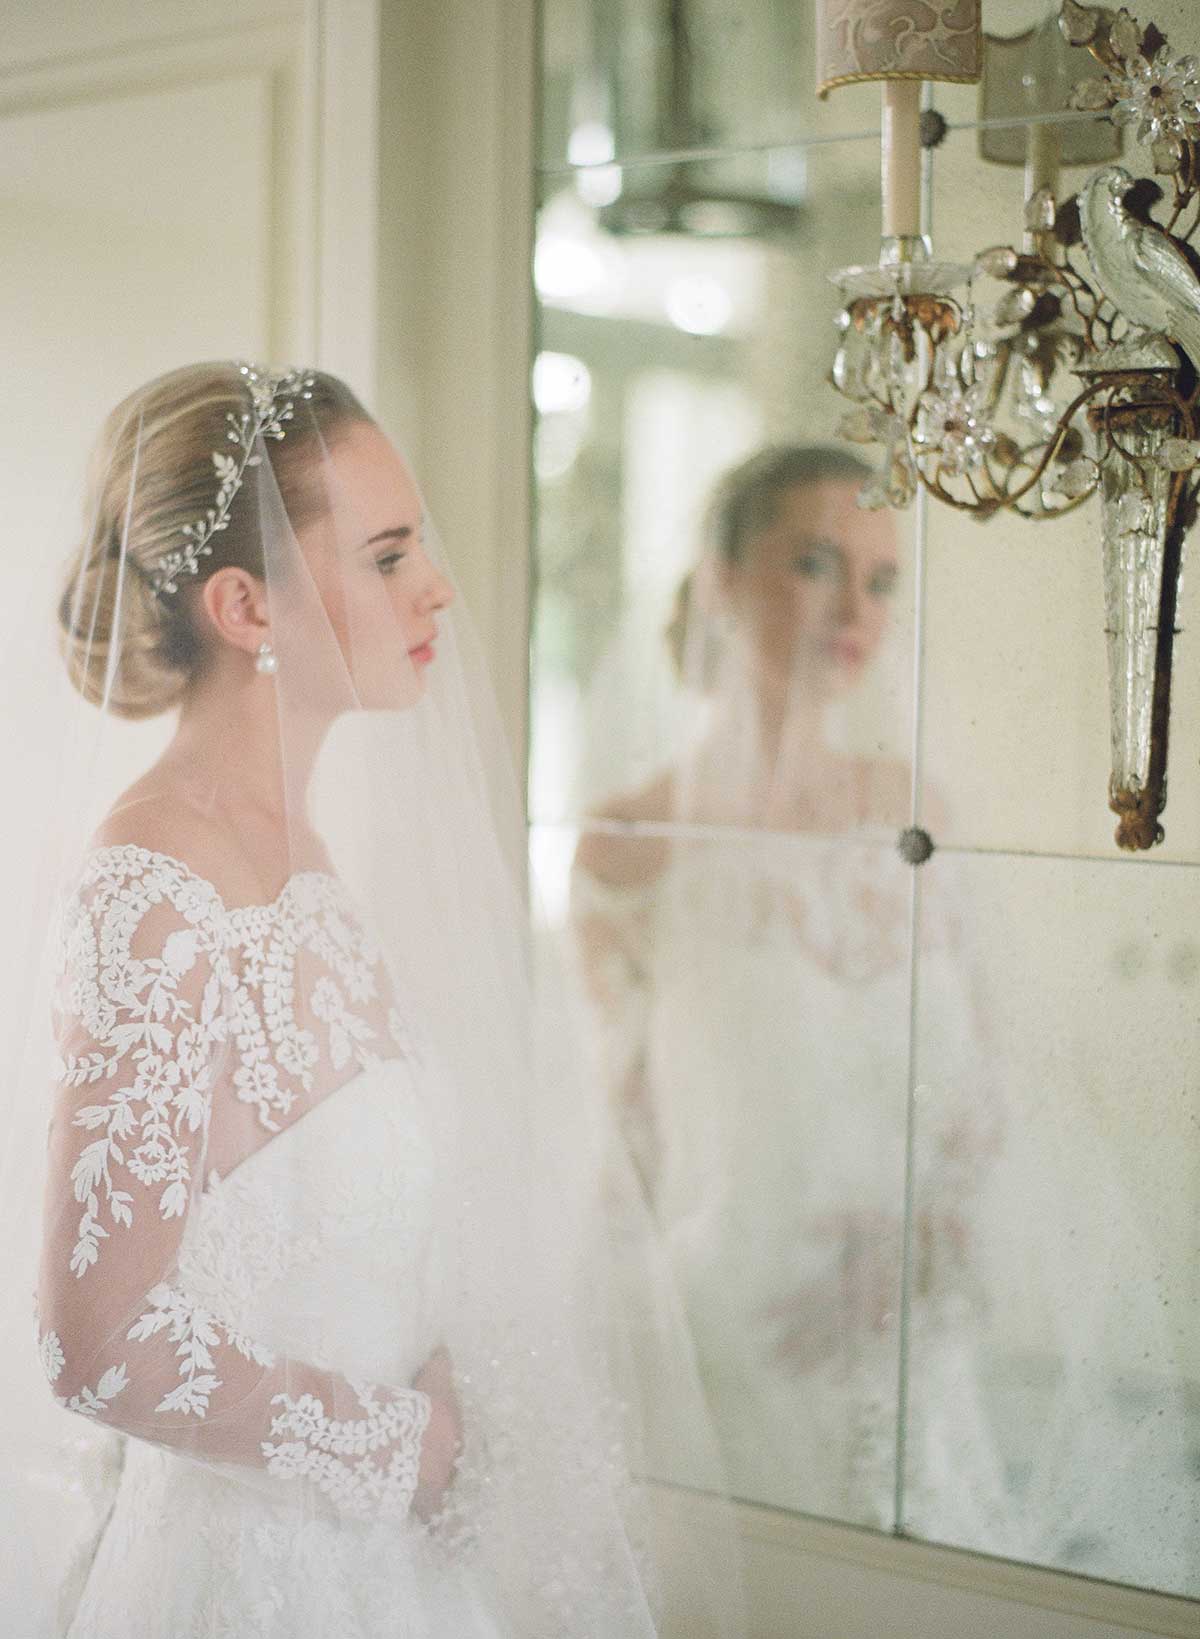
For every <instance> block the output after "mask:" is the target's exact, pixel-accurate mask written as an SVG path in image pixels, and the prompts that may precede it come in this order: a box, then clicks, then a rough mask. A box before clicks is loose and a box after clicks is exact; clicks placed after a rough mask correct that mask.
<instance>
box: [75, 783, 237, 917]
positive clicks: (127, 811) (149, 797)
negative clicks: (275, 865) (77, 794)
mask: <svg viewBox="0 0 1200 1639" xmlns="http://www.w3.org/2000/svg"><path fill="white" fill-rule="evenodd" d="M91 842H92V846H93V847H95V848H115V847H123V846H133V847H136V848H141V849H144V850H146V851H147V852H148V853H155V854H165V855H166V856H167V858H169V859H173V860H177V861H178V862H179V863H180V864H181V865H184V866H186V867H187V869H188V870H189V871H191V872H192V874H193V875H194V876H198V877H202V878H203V879H204V880H205V881H206V882H210V883H211V884H212V885H213V886H214V887H215V888H216V890H217V892H218V894H219V895H220V896H221V898H222V899H223V900H224V901H225V902H226V903H229V904H239V903H246V902H251V903H253V902H255V901H256V900H258V899H259V898H260V896H263V883H262V882H261V881H260V880H259V876H258V873H256V872H255V871H254V869H253V866H252V862H251V861H250V860H249V859H248V858H247V857H246V855H245V853H244V851H243V850H242V849H241V848H240V847H239V846H238V845H237V842H236V839H235V838H233V837H232V836H231V835H230V831H229V827H228V825H227V824H225V823H223V822H222V821H220V820H218V819H211V818H208V817H207V816H205V815H204V814H202V813H201V812H200V811H199V810H198V809H197V808H196V807H195V806H194V805H193V804H191V803H189V802H188V801H187V800H186V799H185V798H184V797H183V796H182V795H181V794H179V793H176V792H173V791H171V790H169V789H166V788H162V789H153V788H139V786H136V785H135V786H132V787H130V789H129V790H128V791H126V792H124V793H123V794H122V795H121V796H120V797H119V798H118V799H117V801H116V802H115V803H114V804H113V806H112V808H111V809H110V810H109V812H108V814H107V815H106V816H105V817H104V819H103V820H102V821H101V823H100V824H99V825H98V826H97V827H96V829H95V830H94V831H93V833H92V838H91Z"/></svg>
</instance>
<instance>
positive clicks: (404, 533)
mask: <svg viewBox="0 0 1200 1639" xmlns="http://www.w3.org/2000/svg"><path fill="white" fill-rule="evenodd" d="M411 534H412V525H411V524H395V525H393V527H392V528H391V529H381V530H380V531H379V533H378V535H372V536H371V538H370V540H369V541H364V543H363V544H364V546H374V545H375V543H376V541H406V540H407V539H408V537H409V536H410V535H411Z"/></svg>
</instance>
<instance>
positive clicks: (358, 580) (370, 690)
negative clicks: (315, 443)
mask: <svg viewBox="0 0 1200 1639" xmlns="http://www.w3.org/2000/svg"><path fill="white" fill-rule="evenodd" d="M329 461H330V464H331V466H332V468H333V472H332V474H331V478H332V483H331V488H332V489H333V490H334V491H335V495H334V499H333V507H332V513H331V516H330V518H329V519H328V520H327V522H326V525H325V527H324V528H322V529H321V530H320V531H319V532H318V537H317V541H316V543H315V545H316V549H315V550H310V551H306V557H307V558H308V562H309V566H310V569H311V572H312V576H313V580H314V582H315V584H316V588H317V591H318V593H319V595H320V599H321V603H322V605H323V607H324V611H325V616H326V617H327V619H328V622H329V625H330V627H331V628H332V630H333V633H334V635H335V636H336V638H337V641H338V645H339V647H340V649H341V653H342V657H343V659H344V661H345V663H346V666H347V668H348V670H349V672H350V675H351V679H352V683H353V687H354V690H355V692H356V694H357V696H358V702H359V704H360V705H362V706H364V707H367V708H376V709H378V708H383V709H386V708H388V707H395V706H407V705H411V704H413V703H414V702H415V701H416V700H417V699H418V698H419V697H420V696H421V695H422V694H423V693H424V692H425V688H426V674H427V672H428V670H429V668H430V667H432V666H435V665H436V664H437V647H436V645H437V637H438V614H439V611H440V610H442V609H444V608H445V607H446V605H447V604H449V603H450V601H451V600H452V598H453V596H454V589H453V587H452V585H451V583H450V582H449V580H448V579H447V578H446V576H445V575H444V574H443V573H442V572H441V570H440V569H439V568H438V567H437V565H436V564H435V563H434V562H433V561H432V559H431V558H430V557H429V556H428V554H427V552H426V550H425V538H424V537H425V527H424V515H423V511H422V506H421V498H420V494H419V493H418V490H417V486H416V484H415V482H414V480H413V477H412V474H411V473H410V472H409V470H408V467H407V466H406V465H405V462H404V460H403V458H402V457H401V455H400V454H399V452H398V451H397V450H396V448H395V446H394V445H393V444H392V443H391V441H390V440H389V439H388V438H387V436H386V435H385V434H384V433H383V432H381V431H380V429H379V428H378V427H375V426H371V425H365V424H356V425H354V426H352V427H351V428H349V429H348V430H347V431H344V432H343V433H342V434H341V435H340V436H339V437H338V438H336V439H335V441H334V442H333V444H332V445H331V446H330V448H329Z"/></svg>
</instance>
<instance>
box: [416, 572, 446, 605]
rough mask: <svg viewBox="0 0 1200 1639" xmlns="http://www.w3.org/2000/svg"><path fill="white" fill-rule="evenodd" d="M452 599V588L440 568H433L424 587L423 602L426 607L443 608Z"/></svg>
mask: <svg viewBox="0 0 1200 1639" xmlns="http://www.w3.org/2000/svg"><path fill="white" fill-rule="evenodd" d="M453 601H454V588H453V586H452V585H451V584H450V582H449V580H448V579H447V578H446V576H445V575H443V574H442V572H441V570H440V569H436V568H435V569H434V570H433V572H432V574H431V575H430V577H429V584H428V586H426V588H425V597H424V599H423V602H424V604H425V607H426V608H427V609H444V608H445V607H446V605H447V604H448V603H452V602H453Z"/></svg>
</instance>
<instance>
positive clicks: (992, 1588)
mask: <svg viewBox="0 0 1200 1639" xmlns="http://www.w3.org/2000/svg"><path fill="white" fill-rule="evenodd" d="M653 1489H654V1493H655V1496H656V1501H657V1506H658V1507H659V1508H661V1509H663V1510H664V1511H665V1512H666V1514H667V1515H668V1516H673V1517H674V1518H676V1519H677V1520H678V1521H679V1522H680V1523H681V1524H682V1525H683V1526H685V1527H686V1529H687V1530H688V1531H689V1532H691V1533H695V1534H696V1535H698V1536H699V1537H701V1538H703V1535H704V1533H705V1532H706V1531H719V1530H727V1529H728V1527H729V1517H730V1512H732V1515H733V1517H734V1518H735V1519H736V1522H737V1527H738V1529H739V1532H740V1535H741V1538H742V1540H743V1543H744V1544H745V1546H746V1548H747V1560H748V1570H749V1579H750V1581H749V1591H750V1603H751V1612H752V1617H753V1618H754V1620H752V1623H751V1626H752V1630H753V1632H754V1634H755V1636H756V1639H763V1636H766V1635H771V1636H774V1635H775V1634H776V1633H778V1635H779V1639H807V1636H808V1635H809V1634H813V1635H820V1636H821V1639H825V1630H823V1629H822V1628H820V1627H817V1628H810V1627H807V1626H804V1625H803V1624H804V1623H805V1621H806V1620H807V1619H808V1616H807V1612H808V1609H809V1607H810V1604H811V1601H810V1593H811V1591H812V1590H811V1583H812V1582H813V1581H814V1580H815V1578H814V1577H813V1575H812V1572H813V1568H814V1567H818V1566H823V1567H824V1568H825V1569H826V1570H827V1571H828V1573H829V1575H830V1577H831V1579H832V1580H833V1581H834V1582H836V1581H837V1579H838V1577H839V1574H849V1573H850V1572H854V1573H856V1576H855V1584H856V1592H857V1594H858V1597H859V1600H860V1602H863V1601H865V1602H866V1603H867V1604H868V1605H872V1604H873V1606H874V1612H873V1614H871V1615H869V1616H868V1617H867V1618H866V1622H865V1625H864V1626H863V1627H862V1628H861V1629H860V1628H859V1627H857V1626H851V1625H847V1626H846V1627H844V1628H843V1629H840V1630H839V1634H838V1639H843V1636H845V1639H849V1636H850V1635H851V1634H854V1635H857V1634H858V1633H859V1632H862V1633H864V1634H870V1635H872V1639H874V1636H875V1635H877V1634H878V1635H883V1634H887V1635H888V1639H910V1633H911V1639H925V1634H926V1632H929V1633H933V1632H935V1631H936V1632H939V1633H940V1632H941V1631H942V1628H941V1627H940V1626H938V1627H936V1628H935V1626H934V1620H933V1618H934V1610H933V1605H932V1602H933V1601H934V1600H935V1598H940V1602H941V1603H943V1604H945V1605H946V1606H947V1607H948V1610H949V1611H953V1610H955V1609H956V1598H955V1596H967V1597H968V1598H969V1600H970V1606H974V1605H975V1604H976V1603H977V1602H978V1601H980V1600H983V1601H992V1602H994V1612H993V1621H998V1622H999V1623H1000V1625H998V1626H993V1627H992V1628H990V1629H989V1635H988V1639H999V1636H1000V1635H1002V1634H1004V1633H1005V1632H1006V1631H1013V1632H1019V1633H1021V1634H1025V1633H1029V1632H1033V1633H1036V1634H1038V1635H1039V1639H1041V1636H1044V1639H1057V1636H1058V1635H1059V1634H1068V1633H1069V1634H1070V1636H1071V1639H1075V1636H1076V1635H1078V1636H1080V1639H1084V1636H1086V1635H1088V1634H1089V1633H1092V1632H1094V1633H1095V1634H1096V1636H1097V1639H1115V1636H1121V1639H1124V1636H1126V1635H1129V1636H1135V1635H1140V1634H1161V1635H1167V1636H1169V1639H1195V1636H1196V1634H1197V1633H1200V1602H1197V1601H1195V1600H1191V1599H1182V1598H1176V1597H1174V1596H1172V1595H1169V1594H1159V1593H1150V1592H1147V1591H1144V1590H1142V1589H1139V1588H1131V1587H1125V1586H1122V1585H1120V1584H1118V1583H1110V1582H1099V1581H1095V1580H1092V1579H1089V1578H1086V1577H1080V1576H1072V1575H1069V1574H1067V1573H1066V1572H1062V1571H1053V1570H1044V1569H1041V1568H1039V1567H1037V1566H1032V1565H1021V1564H1016V1563H1014V1562H1012V1561H1008V1560H1002V1559H994V1558H990V1557H988V1556H986V1555H983V1554H976V1553H971V1552H968V1551H966V1550H965V1549H958V1548H945V1547H941V1546H939V1545H937V1544H935V1543H927V1542H918V1541H914V1540H912V1539H910V1538H899V1537H894V1536H888V1535H887V1534H885V1533H883V1532H880V1531H871V1530H867V1529H864V1528H858V1527H855V1526H850V1525H842V1524H839V1523H838V1522H836V1521H833V1520H823V1519H816V1518H812V1517H810V1516H807V1515H802V1514H789V1513H787V1512H786V1511H784V1510H782V1509H773V1508H764V1507H757V1506H755V1505H752V1504H749V1503H735V1504H730V1505H727V1504H725V1503H723V1502H720V1501H718V1500H716V1499H714V1498H712V1497H708V1496H705V1495H704V1494H703V1493H699V1492H689V1491H684V1490H681V1489H679V1488H677V1487H671V1486H666V1485H656V1486H655V1487H654V1488H653ZM756 1550H766V1552H756ZM839 1567H840V1568H841V1573H839ZM914 1584H915V1585H917V1587H918V1591H919V1587H920V1585H924V1586H925V1588H926V1589H927V1591H928V1599H929V1601H930V1602H931V1603H930V1608H929V1610H928V1612H927V1616H928V1628H927V1629H925V1628H922V1630H921V1631H920V1632H916V1631H912V1630H910V1629H908V1628H906V1627H905V1626H903V1624H902V1619H901V1618H900V1616H899V1614H898V1604H899V1601H898V1593H899V1592H900V1591H901V1590H904V1591H906V1592H907V1594H908V1596H909V1600H910V1602H911V1600H912V1594H913V1585H914ZM916 1603H917V1604H918V1605H919V1604H920V1599H919V1597H918V1599H917V1601H916ZM1006 1606H1008V1607H1012V1609H1011V1612H1010V1613H1009V1614H1010V1617H1011V1627H1010V1626H1009V1625H1007V1624H1006V1623H1005V1607H1006ZM969 1608H970V1607H969V1606H968V1605H967V1604H966V1603H964V1612H965V1611H966V1610H967V1609H969ZM1031 1611H1034V1612H1041V1613H1047V1614H1046V1615H1045V1616H1044V1617H1043V1616H1041V1615H1038V1616H1033V1617H1031V1616H1030V1612H1031ZM763 1612H776V1613H786V1615H782V1614H781V1616H780V1617H779V1625H778V1626H774V1625H772V1624H771V1621H770V1620H768V1621H767V1622H766V1625H764V1619H763V1615H762V1613H763ZM1049 1613H1055V1616H1057V1617H1059V1618H1062V1619H1063V1620H1062V1622H1061V1623H1058V1622H1056V1623H1055V1625H1054V1626H1051V1625H1050V1622H1051V1621H1052V1620H1053V1618H1051V1617H1050V1615H1049ZM937 1614H938V1617H939V1619H940V1620H942V1621H944V1620H945V1619H946V1616H947V1612H946V1611H941V1610H939V1611H938V1613H937ZM1031 1621H1032V1623H1033V1626H1032V1627H1030V1625H1029V1624H1030V1622H1031ZM872 1624H875V1625H872ZM968 1631H971V1632H972V1633H973V1632H974V1631H975V1630H974V1629H973V1628H972V1629H970V1630H968V1629H967V1628H963V1630H962V1632H963V1634H964V1639H965V1634H966V1633H967V1632H968Z"/></svg>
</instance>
